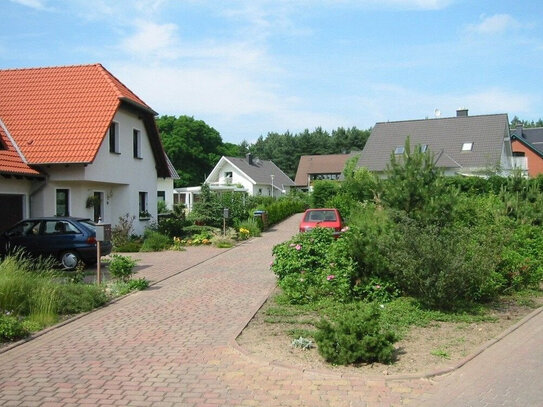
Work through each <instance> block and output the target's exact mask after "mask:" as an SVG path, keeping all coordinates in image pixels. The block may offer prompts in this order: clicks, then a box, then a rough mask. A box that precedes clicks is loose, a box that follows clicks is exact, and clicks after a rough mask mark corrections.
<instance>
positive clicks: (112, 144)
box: [109, 122, 121, 154]
mask: <svg viewBox="0 0 543 407" xmlns="http://www.w3.org/2000/svg"><path fill="white" fill-rule="evenodd" d="M109 152H110V153H115V154H120V152H121V150H120V148H119V123H116V122H111V125H110V126H109Z"/></svg>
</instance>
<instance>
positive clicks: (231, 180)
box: [175, 154, 294, 211]
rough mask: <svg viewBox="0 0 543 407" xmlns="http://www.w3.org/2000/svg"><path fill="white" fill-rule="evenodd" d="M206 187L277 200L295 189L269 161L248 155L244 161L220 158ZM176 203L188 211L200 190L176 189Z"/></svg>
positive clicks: (291, 182) (197, 188) (237, 158)
mask: <svg viewBox="0 0 543 407" xmlns="http://www.w3.org/2000/svg"><path fill="white" fill-rule="evenodd" d="M205 183H206V184H208V185H209V186H210V189H211V190H212V191H216V192H222V191H237V192H246V193H247V194H248V195H250V196H270V197H273V198H278V197H280V196H281V195H285V194H288V192H289V191H290V188H292V187H294V181H292V180H291V179H290V178H289V177H288V176H287V175H286V174H285V173H284V172H283V171H281V169H280V168H279V167H277V166H276V165H275V164H274V163H273V162H272V161H269V160H260V159H258V158H254V157H253V156H252V155H251V154H247V156H246V157H245V158H240V157H225V156H223V157H221V159H220V160H219V162H218V163H217V164H216V165H215V167H214V168H213V170H212V171H211V173H210V174H209V176H208V177H207V178H206V180H205ZM175 193H176V195H177V198H176V201H177V202H179V203H184V204H185V205H186V206H187V209H188V210H189V211H190V209H191V208H192V204H193V203H194V200H195V199H197V196H198V195H199V194H200V187H186V188H177V189H176V190H175Z"/></svg>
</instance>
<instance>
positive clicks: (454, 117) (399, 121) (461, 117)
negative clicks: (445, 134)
mask: <svg viewBox="0 0 543 407" xmlns="http://www.w3.org/2000/svg"><path fill="white" fill-rule="evenodd" d="M490 116H507V113H490V114H475V115H470V116H460V117H459V116H451V117H433V118H425V119H409V120H393V121H386V122H377V123H375V124H392V123H414V122H427V121H439V120H452V119H472V118H477V117H490Z"/></svg>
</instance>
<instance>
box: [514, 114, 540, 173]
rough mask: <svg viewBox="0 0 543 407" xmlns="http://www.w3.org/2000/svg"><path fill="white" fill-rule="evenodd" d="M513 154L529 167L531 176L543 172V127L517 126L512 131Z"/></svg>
mask: <svg viewBox="0 0 543 407" xmlns="http://www.w3.org/2000/svg"><path fill="white" fill-rule="evenodd" d="M511 144H512V147H513V156H514V157H515V160H517V161H519V163H520V164H521V165H524V166H525V167H526V168H527V169H528V175H529V176H530V177H536V176H537V175H539V174H543V127H534V128H524V127H523V126H522V125H519V126H517V127H516V128H515V129H514V130H513V131H512V132H511Z"/></svg>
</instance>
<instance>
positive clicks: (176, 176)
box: [164, 154, 180, 179]
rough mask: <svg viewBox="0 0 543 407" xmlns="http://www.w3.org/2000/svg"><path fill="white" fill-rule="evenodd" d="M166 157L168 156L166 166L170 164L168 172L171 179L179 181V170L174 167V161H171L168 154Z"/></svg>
mask: <svg viewBox="0 0 543 407" xmlns="http://www.w3.org/2000/svg"><path fill="white" fill-rule="evenodd" d="M164 155H165V156H166V164H168V171H169V172H170V178H172V179H179V178H180V177H179V174H178V173H177V170H176V169H175V167H174V166H173V164H172V161H171V160H170V157H168V156H167V155H166V154H164Z"/></svg>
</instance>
